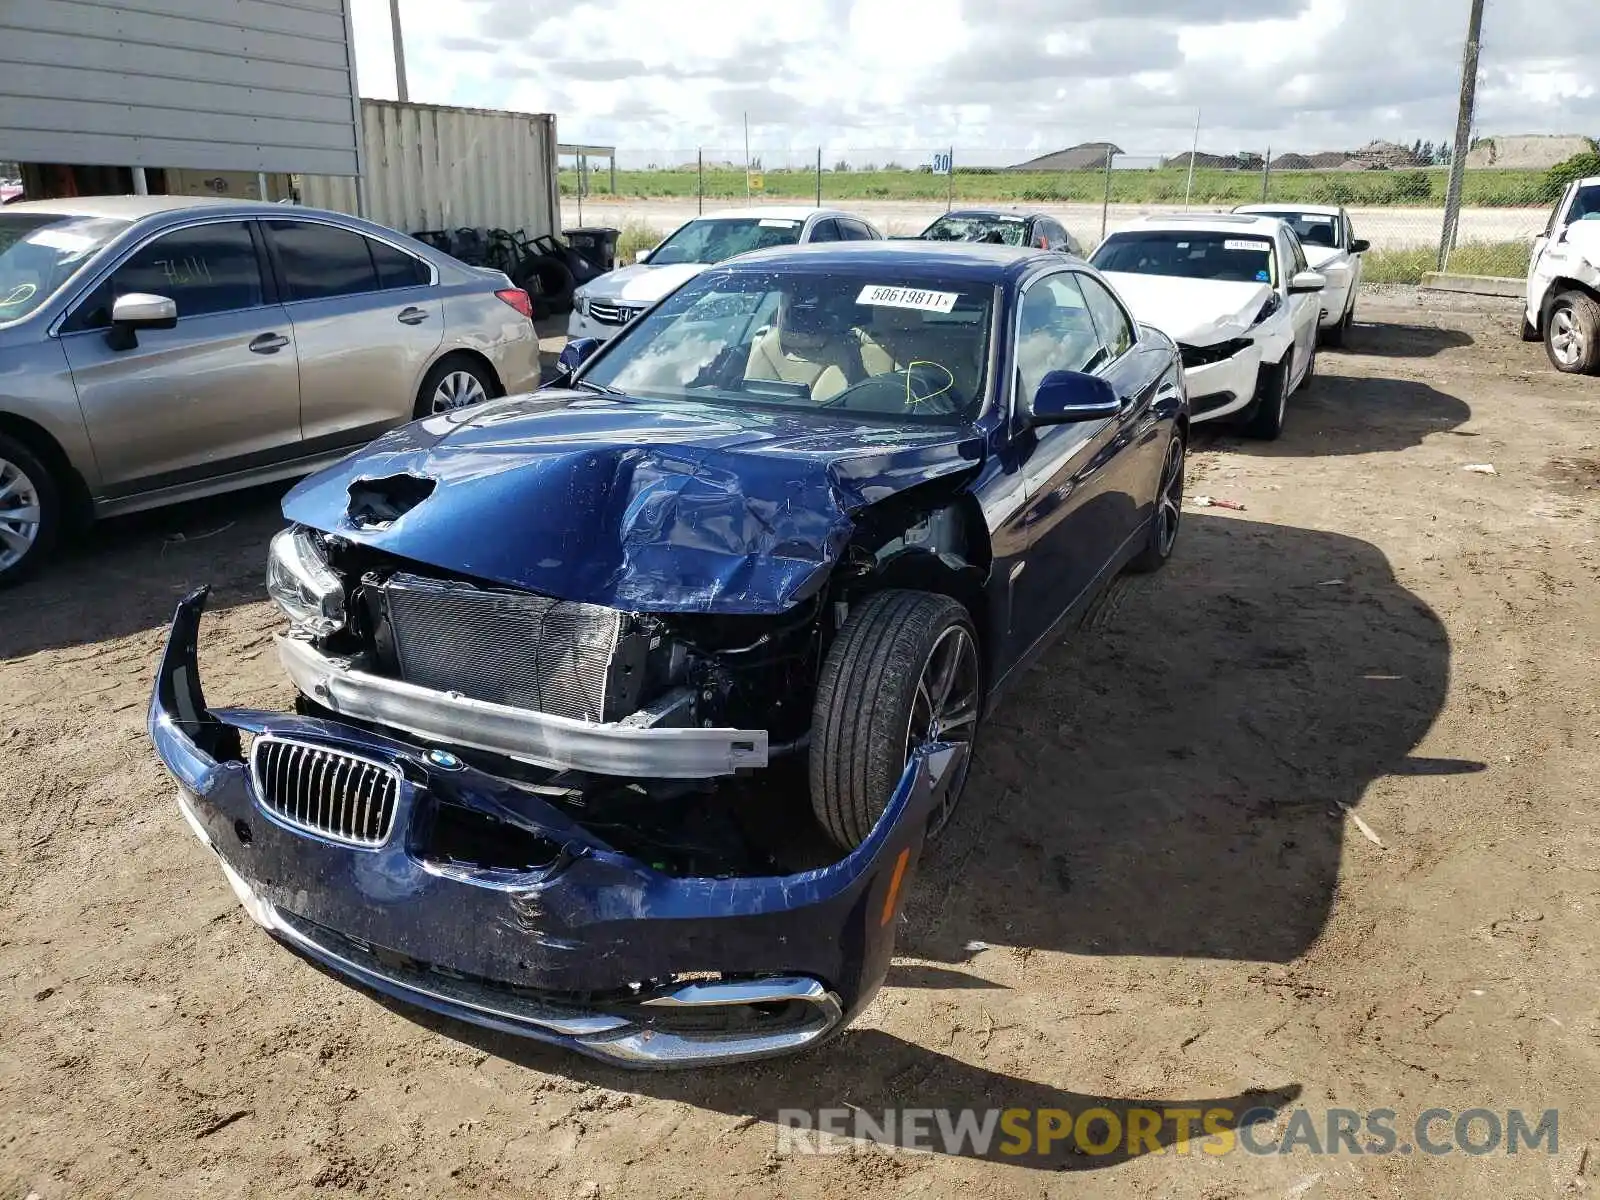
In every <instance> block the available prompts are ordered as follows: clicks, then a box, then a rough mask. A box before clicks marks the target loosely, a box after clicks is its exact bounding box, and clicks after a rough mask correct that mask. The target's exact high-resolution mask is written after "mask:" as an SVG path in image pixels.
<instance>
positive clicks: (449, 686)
mask: <svg viewBox="0 0 1600 1200" xmlns="http://www.w3.org/2000/svg"><path fill="white" fill-rule="evenodd" d="M383 591H384V596H385V600H386V602H387V608H388V614H389V629H390V633H391V635H392V637H393V639H394V649H395V658H396V665H397V666H398V668H399V672H400V678H402V679H404V680H405V681H406V682H407V683H415V684H417V685H419V686H421V687H427V688H434V689H436V690H438V691H447V692H460V693H461V694H462V695H463V696H471V697H472V698H473V699H475V700H488V701H491V702H493V703H495V704H509V705H513V706H514V707H517V708H527V709H532V710H534V711H535V712H543V713H550V714H552V715H555V716H562V717H572V718H575V719H577V720H581V721H601V720H604V719H605V712H606V686H607V677H608V673H609V672H610V669H611V663H612V659H613V657H614V656H615V654H616V650H617V640H618V638H619V636H620V635H621V632H622V621H623V614H622V613H620V612H618V611H617V610H615V609H611V608H604V607H602V606H600V605H597V604H574V603H572V602H570V601H567V600H552V599H550V598H549V597H547V596H536V595H533V594H532V593H529V592H518V591H511V590H505V589H499V588H480V587H476V586H474V585H472V584H468V583H454V582H446V581H441V580H437V579H425V578H423V577H421V576H418V575H405V574H399V575H391V576H390V577H389V580H388V582H387V583H385V584H384V585H383Z"/></svg>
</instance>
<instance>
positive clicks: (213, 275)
mask: <svg viewBox="0 0 1600 1200" xmlns="http://www.w3.org/2000/svg"><path fill="white" fill-rule="evenodd" d="M134 292H145V293H148V294H150V295H156V296H166V297H167V298H168V299H170V300H171V301H172V302H173V303H174V304H176V305H177V306H178V319H179V320H180V321H181V320H183V319H184V318H185V317H203V316H206V315H208V314H211V313H221V312H234V311H237V310H238V309H243V308H256V307H259V306H260V305H261V304H263V303H265V299H266V297H265V291H264V289H263V287H262V282H261V263H260V260H259V259H258V258H257V257H256V246H255V242H254V240H253V239H252V238H251V237H250V227H249V225H248V224H247V223H246V222H244V221H216V222H212V223H210V224H206V225H192V226H190V227H189V228H187V229H176V230H174V231H173V232H171V233H164V234H162V235H160V236H159V237H156V238H153V239H151V240H150V241H148V242H146V243H145V244H144V245H143V246H140V247H139V249H137V250H135V251H134V252H133V253H132V254H131V255H129V256H128V258H127V259H126V260H124V262H123V263H122V265H121V266H119V267H118V268H117V269H116V270H115V271H113V272H112V273H111V277H110V278H109V279H107V280H105V281H104V282H103V283H101V284H100V285H99V286H98V287H97V288H95V289H94V291H93V292H91V293H90V294H89V296H88V298H87V299H86V300H84V302H83V303H82V304H81V305H79V307H78V311H77V312H76V313H75V314H74V316H73V317H72V319H71V321H70V323H69V325H68V328H69V329H74V330H77V329H103V328H105V327H106V326H108V325H110V324H111V310H112V306H113V305H114V304H115V303H116V301H117V298H118V297H119V296H127V295H129V294H131V293H134Z"/></svg>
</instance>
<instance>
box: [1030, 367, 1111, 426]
mask: <svg viewBox="0 0 1600 1200" xmlns="http://www.w3.org/2000/svg"><path fill="white" fill-rule="evenodd" d="M1121 411H1122V402H1121V401H1120V400H1118V399H1117V393H1116V391H1115V390H1114V389H1113V388H1112V386H1111V385H1110V384H1109V383H1107V382H1106V381H1105V380H1104V379H1101V378H1100V377H1099V376H1098V375H1085V374H1084V373H1083V372H1082V371H1051V372H1050V373H1049V374H1048V375H1046V376H1045V377H1044V378H1043V379H1042V380H1041V381H1040V382H1039V390H1038V391H1037V392H1035V393H1034V394H1033V411H1032V412H1031V413H1029V421H1030V423H1032V424H1034V425H1071V424H1073V423H1075V422H1078V421H1104V420H1106V419H1108V418H1110V417H1114V416H1116V415H1117V414H1118V413H1119V412H1121Z"/></svg>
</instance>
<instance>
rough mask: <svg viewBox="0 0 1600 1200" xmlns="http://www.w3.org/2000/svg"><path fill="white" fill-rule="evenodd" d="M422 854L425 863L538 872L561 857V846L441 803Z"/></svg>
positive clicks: (506, 823) (486, 816)
mask: <svg viewBox="0 0 1600 1200" xmlns="http://www.w3.org/2000/svg"><path fill="white" fill-rule="evenodd" d="M419 854H420V857H421V858H422V860H423V861H424V862H433V863H444V864H452V865H455V866H463V867H481V868H484V869H488V870H500V871H538V870H541V869H543V868H545V867H548V866H550V865H551V864H552V863H554V862H555V861H556V859H557V858H559V857H560V856H561V846H560V844H559V843H557V842H553V841H551V840H550V839H549V838H545V837H540V836H539V835H538V834H536V833H530V832H529V831H528V830H526V829H522V828H519V827H518V826H516V825H513V824H511V823H510V822H509V821H502V820H500V819H499V818H497V817H493V816H490V815H489V814H488V813H483V812H479V811H478V810H477V809H474V808H467V807H465V806H464V805H460V804H452V803H450V802H449V801H447V800H439V801H436V802H435V804H434V806H433V823H432V828H431V829H430V830H429V831H428V834H427V836H426V838H425V839H424V841H423V845H422V846H421V848H420V850H419Z"/></svg>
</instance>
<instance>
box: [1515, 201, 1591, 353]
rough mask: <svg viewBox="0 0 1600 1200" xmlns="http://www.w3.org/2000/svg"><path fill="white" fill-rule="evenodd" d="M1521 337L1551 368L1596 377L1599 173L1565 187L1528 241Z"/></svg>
mask: <svg viewBox="0 0 1600 1200" xmlns="http://www.w3.org/2000/svg"><path fill="white" fill-rule="evenodd" d="M1522 336H1523V337H1524V338H1526V339H1527V340H1528V341H1530V342H1536V341H1539V340H1540V339H1541V338H1542V339H1543V340H1544V348H1545V352H1546V353H1548V354H1549V355H1550V362H1551V363H1552V364H1553V365H1554V366H1555V368H1556V370H1558V371H1565V372H1567V373H1568V374H1569V375H1600V175H1595V176H1591V177H1590V178H1588V179H1579V180H1576V181H1575V182H1573V183H1572V184H1571V185H1569V186H1568V188H1567V190H1566V193H1565V194H1564V195H1563V196H1562V197H1561V202H1560V203H1559V204H1557V205H1556V207H1555V211H1554V212H1552V213H1551V214H1550V225H1549V227H1548V228H1547V229H1546V230H1545V232H1544V233H1543V234H1541V235H1540V237H1539V239H1538V240H1537V241H1535V242H1534V244H1533V260H1532V262H1531V263H1530V264H1529V266H1528V305H1527V311H1526V312H1525V313H1524V314H1523V318H1522Z"/></svg>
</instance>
